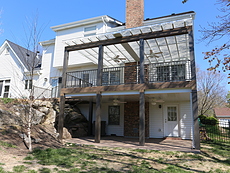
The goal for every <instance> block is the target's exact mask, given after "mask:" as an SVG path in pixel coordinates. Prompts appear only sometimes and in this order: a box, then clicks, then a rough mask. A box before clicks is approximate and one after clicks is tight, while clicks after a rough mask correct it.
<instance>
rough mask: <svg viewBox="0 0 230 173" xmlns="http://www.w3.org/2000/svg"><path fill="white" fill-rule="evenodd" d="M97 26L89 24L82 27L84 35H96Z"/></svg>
mask: <svg viewBox="0 0 230 173" xmlns="http://www.w3.org/2000/svg"><path fill="white" fill-rule="evenodd" d="M96 29H97V27H96V26H89V27H85V28H84V36H85V37H88V36H91V35H96V32H97V30H96Z"/></svg>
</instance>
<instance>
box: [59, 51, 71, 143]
mask: <svg viewBox="0 0 230 173" xmlns="http://www.w3.org/2000/svg"><path fill="white" fill-rule="evenodd" d="M68 61H69V51H67V50H65V54H64V62H63V71H62V83H61V89H62V88H65V87H66V72H67V68H68ZM59 109H60V111H59V118H58V133H59V140H60V141H62V138H63V126H64V112H65V111H64V109H65V95H61V96H60V103H59Z"/></svg>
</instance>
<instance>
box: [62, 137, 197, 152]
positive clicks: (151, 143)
mask: <svg viewBox="0 0 230 173" xmlns="http://www.w3.org/2000/svg"><path fill="white" fill-rule="evenodd" d="M65 142H68V143H74V144H78V145H94V146H99V147H121V148H132V149H149V150H163V151H182V152H200V151H199V150H194V149H192V141H191V140H181V139H177V138H175V139H173V138H169V139H146V142H145V146H140V145H139V141H138V138H126V137H117V136H105V137H101V141H100V143H95V142H94V137H81V138H72V139H65Z"/></svg>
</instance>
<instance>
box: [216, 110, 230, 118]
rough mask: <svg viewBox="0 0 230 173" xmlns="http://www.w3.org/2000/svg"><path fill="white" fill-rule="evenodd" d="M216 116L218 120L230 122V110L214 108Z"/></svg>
mask: <svg viewBox="0 0 230 173" xmlns="http://www.w3.org/2000/svg"><path fill="white" fill-rule="evenodd" d="M214 114H215V117H216V118H217V119H218V120H221V119H227V120H230V108H214Z"/></svg>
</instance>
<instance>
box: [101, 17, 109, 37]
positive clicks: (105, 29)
mask: <svg viewBox="0 0 230 173" xmlns="http://www.w3.org/2000/svg"><path fill="white" fill-rule="evenodd" d="M101 19H102V21H103V23H104V24H105V28H104V31H103V32H104V33H105V32H107V27H108V25H107V23H106V21H105V19H104V16H103V17H102V18H101Z"/></svg>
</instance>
